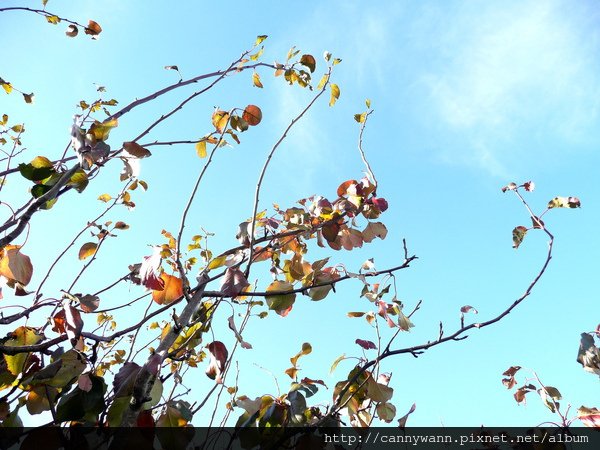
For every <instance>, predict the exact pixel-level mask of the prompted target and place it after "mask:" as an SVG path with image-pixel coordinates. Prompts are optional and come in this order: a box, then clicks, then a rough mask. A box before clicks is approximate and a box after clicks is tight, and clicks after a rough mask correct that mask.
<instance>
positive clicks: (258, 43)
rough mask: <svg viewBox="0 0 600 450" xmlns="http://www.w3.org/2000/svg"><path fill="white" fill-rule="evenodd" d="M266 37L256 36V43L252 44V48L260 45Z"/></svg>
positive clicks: (263, 35)
mask: <svg viewBox="0 0 600 450" xmlns="http://www.w3.org/2000/svg"><path fill="white" fill-rule="evenodd" d="M267 37H268V36H267V35H266V34H261V35H259V36H256V41H255V42H254V46H255V47H256V46H257V45H260V44H262V42H263V41H264V40H265V39H266V38H267Z"/></svg>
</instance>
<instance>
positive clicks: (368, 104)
mask: <svg viewBox="0 0 600 450" xmlns="http://www.w3.org/2000/svg"><path fill="white" fill-rule="evenodd" d="M365 105H367V109H369V108H371V100H369V99H366V100H365Z"/></svg>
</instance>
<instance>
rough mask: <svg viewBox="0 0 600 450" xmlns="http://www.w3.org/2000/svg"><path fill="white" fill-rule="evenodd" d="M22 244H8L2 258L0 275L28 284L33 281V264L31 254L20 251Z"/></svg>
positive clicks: (0, 260)
mask: <svg viewBox="0 0 600 450" xmlns="http://www.w3.org/2000/svg"><path fill="white" fill-rule="evenodd" d="M20 248H21V246H20V245H7V246H6V247H4V249H3V255H2V259H0V275H2V276H3V277H6V278H8V279H9V280H15V281H18V282H19V283H21V284H22V285H24V286H26V285H27V284H28V283H29V282H30V281H31V276H32V275H33V266H32V264H31V259H29V256H26V255H24V254H23V253H21V252H20Z"/></svg>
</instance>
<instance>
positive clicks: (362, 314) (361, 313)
mask: <svg viewBox="0 0 600 450" xmlns="http://www.w3.org/2000/svg"><path fill="white" fill-rule="evenodd" d="M365 314H366V313H364V312H349V313H347V314H346V315H347V316H348V317H362V316H364V315H365Z"/></svg>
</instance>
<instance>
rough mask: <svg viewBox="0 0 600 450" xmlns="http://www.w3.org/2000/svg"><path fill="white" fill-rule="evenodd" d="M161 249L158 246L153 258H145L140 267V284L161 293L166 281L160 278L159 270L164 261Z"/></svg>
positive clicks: (155, 248)
mask: <svg viewBox="0 0 600 450" xmlns="http://www.w3.org/2000/svg"><path fill="white" fill-rule="evenodd" d="M160 251H161V248H160V247H158V246H156V247H154V251H153V253H152V255H151V256H145V257H144V259H143V260H142V264H141V265H140V269H139V274H140V283H141V284H142V285H143V286H145V287H146V288H147V289H152V290H153V291H160V290H162V289H163V288H164V281H163V280H162V279H161V278H160V274H159V268H160V263H161V261H162V258H161V255H160Z"/></svg>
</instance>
